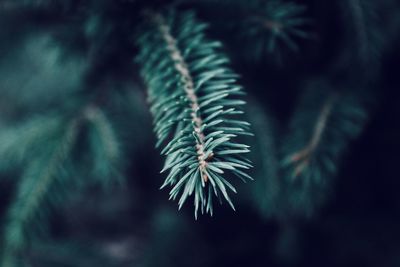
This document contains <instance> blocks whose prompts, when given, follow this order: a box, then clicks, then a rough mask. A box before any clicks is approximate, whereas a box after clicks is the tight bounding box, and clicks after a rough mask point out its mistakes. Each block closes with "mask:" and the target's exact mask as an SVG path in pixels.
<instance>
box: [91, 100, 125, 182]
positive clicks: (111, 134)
mask: <svg viewBox="0 0 400 267" xmlns="http://www.w3.org/2000/svg"><path fill="white" fill-rule="evenodd" d="M84 116H85V118H86V120H87V122H88V127H89V129H88V131H89V143H90V149H89V152H90V157H91V158H92V162H93V167H91V173H92V176H93V177H94V178H95V179H99V182H100V183H101V184H102V185H103V186H104V188H107V187H108V186H109V185H110V183H111V182H113V181H114V180H119V181H122V175H121V173H120V171H121V169H122V167H121V165H123V164H122V162H123V159H122V155H121V148H120V143H119V141H118V137H117V136H116V134H115V131H114V129H113V128H114V127H113V126H112V125H111V122H110V121H109V120H108V118H107V117H106V114H104V112H103V111H102V110H101V109H100V108H99V107H96V106H94V105H89V106H88V107H87V108H86V111H85V113H84Z"/></svg>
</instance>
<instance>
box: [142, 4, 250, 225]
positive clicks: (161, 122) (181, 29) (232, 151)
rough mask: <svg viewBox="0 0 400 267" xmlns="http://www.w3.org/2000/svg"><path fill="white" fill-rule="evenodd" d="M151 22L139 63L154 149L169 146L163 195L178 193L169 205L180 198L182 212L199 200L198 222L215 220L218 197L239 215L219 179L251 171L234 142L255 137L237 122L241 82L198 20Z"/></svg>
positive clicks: (189, 16) (186, 16)
mask: <svg viewBox="0 0 400 267" xmlns="http://www.w3.org/2000/svg"><path fill="white" fill-rule="evenodd" d="M146 16H147V18H148V20H149V23H148V26H147V27H148V28H144V29H145V30H144V31H143V33H142V35H141V37H140V38H139V40H138V43H139V46H140V48H141V53H140V55H139V56H138V62H139V63H140V64H142V76H143V78H144V80H145V81H146V83H147V86H148V88H149V100H150V103H151V104H152V108H151V111H152V113H153V116H154V130H155V132H156V135H157V138H158V143H157V146H160V145H161V144H163V143H165V142H166V141H167V140H169V141H168V143H167V145H166V146H165V147H164V149H163V150H162V152H161V153H162V154H164V155H166V156H167V158H166V161H165V166H164V168H163V170H162V171H161V172H164V171H167V170H169V174H168V176H167V178H166V180H165V182H164V184H163V185H162V187H161V188H164V187H165V186H167V185H172V186H174V187H173V188H172V190H171V192H170V199H175V198H176V197H177V196H178V195H179V194H180V193H181V197H180V200H179V208H181V207H182V205H183V204H184V202H185V201H186V199H187V198H188V197H189V196H190V195H192V194H194V205H195V217H196V218H197V213H198V210H199V208H200V209H201V212H202V213H204V211H205V212H206V213H210V214H212V212H213V207H212V198H213V194H214V195H215V196H217V197H218V198H221V197H222V196H223V197H224V198H225V200H226V201H227V202H228V203H229V204H230V206H231V207H232V208H234V206H233V204H232V201H231V199H230V197H229V195H228V193H227V189H230V190H231V191H233V192H235V193H236V189H235V188H234V187H233V186H232V185H231V183H230V182H228V180H226V179H225V178H223V177H222V174H224V173H225V170H228V171H231V172H232V173H233V174H235V175H237V176H239V177H240V178H242V179H250V176H248V175H247V174H246V173H245V172H243V171H241V170H239V169H248V168H250V167H251V165H250V163H249V162H248V160H247V159H245V158H243V157H242V156H240V154H242V153H247V152H249V149H248V146H246V145H244V144H240V143H236V142H233V139H234V138H236V137H237V136H238V135H249V134H250V133H249V131H248V130H249V123H247V122H245V121H242V120H240V119H239V118H237V115H240V114H242V113H243V112H242V111H241V110H240V109H238V107H239V106H240V105H243V104H244V103H245V102H244V101H242V100H237V99H233V98H232V96H237V95H242V94H243V92H242V89H241V87H240V86H237V85H235V84H234V83H235V81H236V79H237V75H236V74H234V73H233V72H232V71H231V70H230V69H229V68H228V67H227V66H226V65H227V63H228V60H227V58H226V57H225V56H223V55H222V54H221V53H220V52H219V51H218V48H219V47H220V43H218V42H211V41H208V40H207V39H206V38H205V36H204V29H205V28H206V25H205V24H203V23H200V22H198V21H197V20H196V19H195V18H194V15H193V13H191V12H185V13H182V14H177V13H175V11H169V13H168V15H167V16H164V15H162V14H160V13H149V12H147V13H146ZM142 28H143V27H142ZM149 32H150V33H149ZM229 117H231V118H229Z"/></svg>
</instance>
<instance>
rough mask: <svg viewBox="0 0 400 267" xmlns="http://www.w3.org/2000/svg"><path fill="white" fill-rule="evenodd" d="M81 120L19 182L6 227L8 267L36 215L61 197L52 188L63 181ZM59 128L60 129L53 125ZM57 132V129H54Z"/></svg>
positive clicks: (39, 158)
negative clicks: (64, 165)
mask: <svg viewBox="0 0 400 267" xmlns="http://www.w3.org/2000/svg"><path fill="white" fill-rule="evenodd" d="M79 124H80V120H77V119H74V120H72V121H71V122H70V123H69V125H68V126H67V127H66V128H65V132H64V133H63V134H62V135H61V137H59V138H60V139H59V140H53V141H55V143H53V144H49V145H50V146H51V147H50V149H49V150H50V151H44V153H43V155H38V158H37V159H36V160H35V161H34V162H32V163H31V164H30V165H29V166H28V168H27V169H26V170H25V173H24V174H23V177H22V178H21V181H20V182H19V184H18V188H17V193H16V197H15V200H14V201H13V202H12V205H11V207H10V209H9V212H8V215H7V218H8V219H7V223H6V225H5V231H4V238H3V239H4V242H3V248H4V249H3V256H2V264H1V266H4V267H14V266H16V262H15V260H16V259H17V254H18V253H20V252H21V250H22V249H23V247H24V245H25V244H26V238H27V235H28V234H29V230H28V229H27V227H29V226H30V225H31V224H32V220H34V217H41V216H43V213H44V212H45V211H46V209H45V208H43V204H44V203H45V202H48V201H51V199H52V198H57V197H58V196H57V195H54V196H51V194H54V192H51V189H52V188H53V187H54V185H55V184H57V183H60V182H61V181H60V179H61V177H60V175H57V174H58V173H59V172H60V171H61V169H60V168H62V166H63V164H64V162H65V161H66V160H67V159H68V155H69V153H70V151H71V149H72V147H73V144H74V143H75V141H76V138H77V133H78V129H79ZM53 130H54V131H55V132H57V131H58V130H59V129H53ZM53 134H54V133H53Z"/></svg>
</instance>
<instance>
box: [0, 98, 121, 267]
mask: <svg viewBox="0 0 400 267" xmlns="http://www.w3.org/2000/svg"><path fill="white" fill-rule="evenodd" d="M38 121H42V123H37V122H38ZM34 126H36V127H39V128H38V129H35V127H34ZM42 128H43V129H45V131H43V129H42ZM87 128H89V136H90V139H89V141H90V142H91V146H90V151H89V154H90V155H91V156H92V158H93V166H94V167H93V168H92V169H93V171H92V172H93V177H95V178H96V179H100V182H101V183H102V184H103V185H104V186H105V187H106V186H107V185H108V184H109V182H110V181H111V180H112V179H113V178H115V176H117V173H118V171H117V168H118V167H119V164H117V162H119V155H120V153H119V151H120V150H119V147H118V145H117V139H116V136H115V134H114V131H113V129H112V127H111V125H110V124H109V122H108V120H107V118H106V116H105V114H104V113H103V112H102V111H101V109H100V108H99V107H97V106H94V105H93V104H89V105H88V106H86V107H84V108H83V109H82V110H81V111H80V112H78V114H77V115H75V116H72V117H71V118H69V116H67V117H65V116H63V115H58V116H53V115H50V116H43V117H38V118H35V119H34V120H33V122H28V123H27V124H26V125H23V126H20V127H16V129H13V130H10V132H15V133H17V135H16V136H17V139H18V140H20V141H21V142H20V143H19V144H18V142H17V140H15V138H10V139H11V142H10V143H9V144H8V146H6V148H7V150H5V151H12V147H13V145H15V147H16V148H18V145H23V146H26V148H24V149H22V151H23V152H26V151H28V150H29V149H33V148H34V149H33V151H32V152H30V153H21V152H17V155H18V156H19V155H22V154H23V158H22V159H21V160H20V161H21V163H22V162H23V163H26V164H27V167H26V169H25V171H24V173H23V175H22V177H21V178H20V181H19V182H18V184H17V189H16V194H15V197H14V200H13V201H12V202H11V206H10V208H9V210H8V213H7V216H6V222H5V227H4V229H5V231H4V234H3V241H2V247H3V248H4V249H3V250H2V255H0V256H1V263H2V264H1V266H5V267H14V266H18V262H17V259H18V258H19V254H20V253H21V252H23V251H24V249H25V247H26V245H27V243H28V241H30V237H31V235H32V232H33V233H34V232H36V231H37V230H40V229H43V228H44V225H45V221H44V217H46V216H47V213H48V212H49V207H53V206H56V207H58V206H60V204H61V203H62V202H63V199H64V198H65V197H66V196H67V195H68V190H70V189H71V185H73V184H78V182H80V181H76V179H73V178H72V177H73V176H76V175H78V176H79V175H82V174H83V173H81V172H79V170H78V171H77V170H76V166H75V165H76V164H75V163H74V162H73V161H74V159H73V150H74V148H75V146H76V144H77V141H78V135H79V134H80V133H81V132H82V131H83V130H84V129H87ZM25 129H29V133H36V134H35V135H32V136H30V139H29V140H28V142H25V140H22V139H21V138H23V137H25V133H20V131H24V130H25ZM18 133H19V134H18ZM94 142H96V143H94ZM100 154H101V155H100ZM74 188H75V187H74Z"/></svg>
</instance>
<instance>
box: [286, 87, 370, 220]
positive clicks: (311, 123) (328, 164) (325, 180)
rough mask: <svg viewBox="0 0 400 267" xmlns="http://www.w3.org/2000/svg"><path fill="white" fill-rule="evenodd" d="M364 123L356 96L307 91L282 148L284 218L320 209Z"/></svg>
mask: <svg viewBox="0 0 400 267" xmlns="http://www.w3.org/2000/svg"><path fill="white" fill-rule="evenodd" d="M321 103H322V104H321ZM366 119H367V111H366V107H365V105H364V104H363V103H361V102H360V100H359V99H358V97H357V95H354V94H352V93H347V92H341V93H337V92H334V91H333V90H332V89H331V87H330V85H329V84H326V83H324V82H316V83H314V84H313V85H312V86H311V87H310V89H309V90H307V91H306V93H305V95H304V98H303V99H302V101H301V102H300V104H299V107H298V110H297V112H295V114H294V116H293V119H292V122H291V127H290V129H289V133H288V135H287V136H286V138H285V142H284V145H283V157H284V159H283V161H282V164H281V166H282V168H283V174H284V177H283V181H284V183H285V184H286V185H285V188H286V193H285V194H286V196H287V199H288V201H289V203H288V205H289V206H288V209H289V211H288V212H290V213H291V212H295V213H299V214H301V215H306V216H308V215H311V214H312V212H313V211H314V210H315V208H316V207H317V206H319V205H321V203H322V202H323V201H324V199H326V197H327V193H328V192H327V190H328V189H329V188H330V187H329V185H330V184H331V181H332V178H333V177H334V176H335V175H336V173H337V170H338V167H339V164H340V159H341V158H342V155H343V154H344V152H345V151H346V149H347V147H348V145H349V143H350V141H351V140H353V139H354V138H356V137H357V136H358V135H359V134H360V133H361V131H362V129H363V128H364V125H365V122H366Z"/></svg>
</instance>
